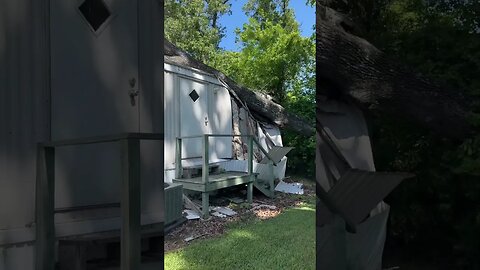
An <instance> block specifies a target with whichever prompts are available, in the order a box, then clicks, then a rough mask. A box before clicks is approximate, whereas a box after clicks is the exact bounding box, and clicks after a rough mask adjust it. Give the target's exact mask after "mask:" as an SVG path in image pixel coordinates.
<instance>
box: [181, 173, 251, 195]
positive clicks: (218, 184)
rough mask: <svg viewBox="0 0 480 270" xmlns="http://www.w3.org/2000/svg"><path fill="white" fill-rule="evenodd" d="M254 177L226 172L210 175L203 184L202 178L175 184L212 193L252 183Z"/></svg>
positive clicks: (182, 179)
mask: <svg viewBox="0 0 480 270" xmlns="http://www.w3.org/2000/svg"><path fill="white" fill-rule="evenodd" d="M252 176H253V177H250V175H249V174H248V173H246V172H224V173H219V174H210V175H208V182H207V183H202V177H201V176H200V177H194V178H178V179H173V182H174V183H180V184H182V185H183V188H184V189H188V190H193V191H200V192H210V191H214V190H218V189H222V188H227V187H232V186H237V185H242V184H248V183H251V182H253V181H254V179H255V177H256V175H255V174H253V175H252Z"/></svg>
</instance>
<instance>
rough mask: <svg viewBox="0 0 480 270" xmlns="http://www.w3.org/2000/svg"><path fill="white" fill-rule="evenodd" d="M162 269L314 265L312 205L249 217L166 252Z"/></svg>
mask: <svg viewBox="0 0 480 270" xmlns="http://www.w3.org/2000/svg"><path fill="white" fill-rule="evenodd" d="M165 269H167V270H176V269H178V270H180V269H182V270H183V269H208V270H215V269H222V270H224V269H225V270H228V269H235V270H237V269H239V270H240V269H315V209H314V206H313V205H312V204H303V205H302V206H300V207H296V208H291V209H287V210H285V212H283V213H281V214H280V215H279V216H278V217H275V218H272V219H268V220H264V221H260V220H257V219H250V220H248V221H245V222H241V223H238V224H236V225H235V227H233V228H230V229H229V230H228V231H227V232H226V233H225V234H224V235H222V236H221V237H216V238H211V239H205V240H199V241H198V242H196V243H193V244H192V245H190V246H188V247H185V248H183V249H181V250H177V251H173V252H170V253H167V254H165Z"/></svg>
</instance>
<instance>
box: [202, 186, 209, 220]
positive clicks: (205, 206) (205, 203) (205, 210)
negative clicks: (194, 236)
mask: <svg viewBox="0 0 480 270" xmlns="http://www.w3.org/2000/svg"><path fill="white" fill-rule="evenodd" d="M209 197H210V194H209V193H208V192H202V218H203V219H207V218H208V217H209V216H210V211H209V207H210V202H209V200H210V198H209Z"/></svg>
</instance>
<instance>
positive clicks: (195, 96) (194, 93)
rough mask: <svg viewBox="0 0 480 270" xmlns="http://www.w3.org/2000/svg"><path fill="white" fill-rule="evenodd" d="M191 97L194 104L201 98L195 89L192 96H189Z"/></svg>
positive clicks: (191, 93)
mask: <svg viewBox="0 0 480 270" xmlns="http://www.w3.org/2000/svg"><path fill="white" fill-rule="evenodd" d="M188 95H189V96H190V98H191V99H192V100H193V102H195V101H197V99H198V98H199V97H200V96H199V95H198V93H197V91H195V89H193V91H192V92H190V94H188Z"/></svg>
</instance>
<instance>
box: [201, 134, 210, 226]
mask: <svg viewBox="0 0 480 270" xmlns="http://www.w3.org/2000/svg"><path fill="white" fill-rule="evenodd" d="M208 137H209V135H208V134H205V135H203V165H202V184H203V185H205V187H206V186H207V184H208V170H209V168H208V162H209V160H208V159H209V158H208V155H209V153H208V150H209V149H208V147H209V144H208ZM209 196H210V195H209V194H208V191H207V192H202V216H203V218H204V219H207V218H208V217H209V212H210V211H209V207H210V203H209Z"/></svg>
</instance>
